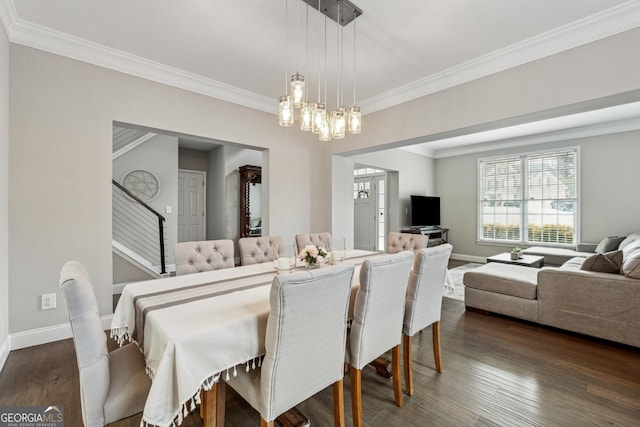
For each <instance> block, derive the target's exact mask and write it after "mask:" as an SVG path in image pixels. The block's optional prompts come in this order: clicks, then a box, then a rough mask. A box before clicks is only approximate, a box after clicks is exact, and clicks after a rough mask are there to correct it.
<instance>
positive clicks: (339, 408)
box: [333, 380, 345, 427]
mask: <svg viewBox="0 0 640 427" xmlns="http://www.w3.org/2000/svg"><path fill="white" fill-rule="evenodd" d="M333 425H334V426H335V427H345V426H344V389H343V384H342V380H338V381H336V382H335V383H333Z"/></svg>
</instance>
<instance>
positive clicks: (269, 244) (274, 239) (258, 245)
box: [238, 236, 282, 265]
mask: <svg viewBox="0 0 640 427" xmlns="http://www.w3.org/2000/svg"><path fill="white" fill-rule="evenodd" d="M278 243H282V237H280V236H262V237H242V238H241V239H239V240H238V250H239V251H240V264H241V265H251V264H260V263H263V262H271V261H273V260H274V259H275V255H276V253H275V250H276V249H275V246H276V244H278Z"/></svg>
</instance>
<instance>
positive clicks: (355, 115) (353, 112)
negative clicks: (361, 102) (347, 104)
mask: <svg viewBox="0 0 640 427" xmlns="http://www.w3.org/2000/svg"><path fill="white" fill-rule="evenodd" d="M348 122H349V133H360V131H361V130H362V116H361V114H360V107H356V106H355V105H354V106H353V107H351V108H350V109H349V120H348Z"/></svg>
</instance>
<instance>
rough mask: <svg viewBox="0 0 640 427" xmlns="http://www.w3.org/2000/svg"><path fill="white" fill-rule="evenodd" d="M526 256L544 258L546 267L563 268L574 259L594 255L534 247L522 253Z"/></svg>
mask: <svg viewBox="0 0 640 427" xmlns="http://www.w3.org/2000/svg"><path fill="white" fill-rule="evenodd" d="M522 253H523V254H525V255H538V256H543V257H544V265H547V266H549V265H551V266H561V265H563V264H564V263H565V262H567V261H568V260H570V259H571V258H573V257H583V258H586V257H588V256H589V255H592V253H590V252H578V251H574V250H573V249H567V248H552V247H547V246H532V247H530V248H527V249H525V250H523V251H522Z"/></svg>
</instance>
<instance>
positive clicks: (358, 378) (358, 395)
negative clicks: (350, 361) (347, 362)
mask: <svg viewBox="0 0 640 427" xmlns="http://www.w3.org/2000/svg"><path fill="white" fill-rule="evenodd" d="M351 412H352V416H353V426H354V427H362V371H360V369H356V368H354V367H353V366H352V367H351Z"/></svg>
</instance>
